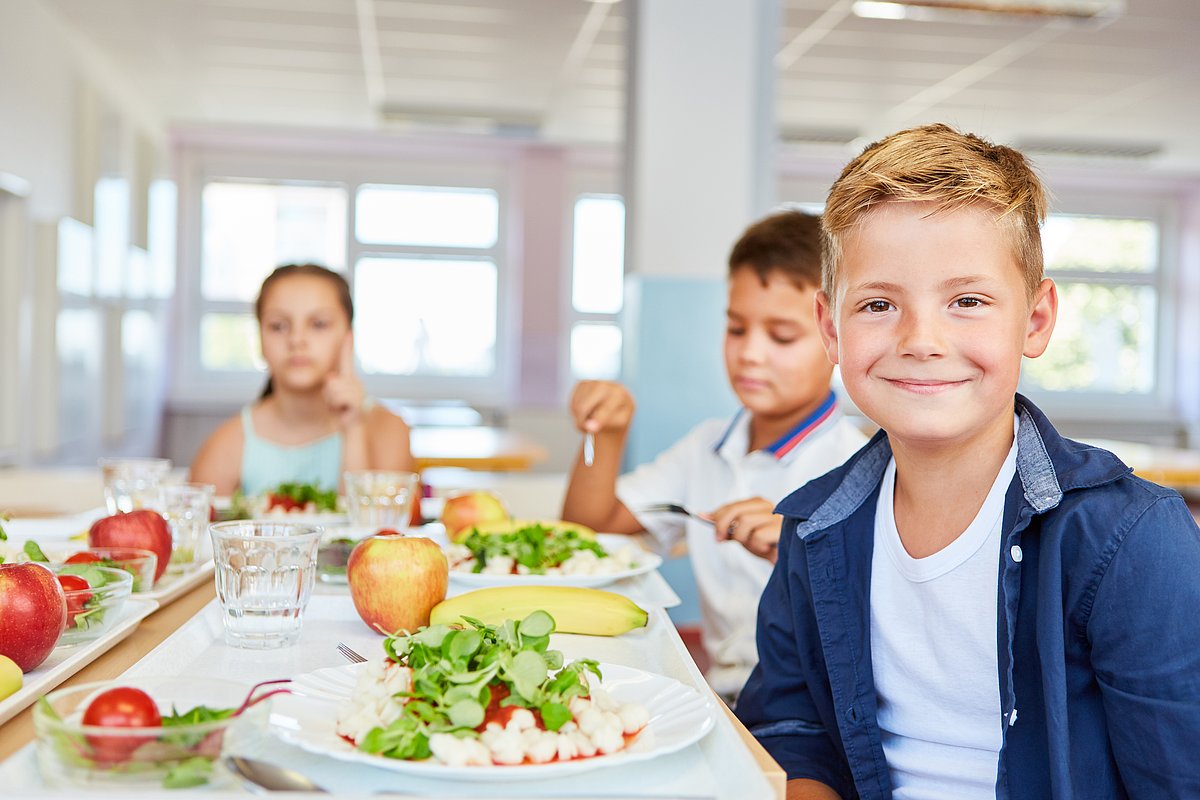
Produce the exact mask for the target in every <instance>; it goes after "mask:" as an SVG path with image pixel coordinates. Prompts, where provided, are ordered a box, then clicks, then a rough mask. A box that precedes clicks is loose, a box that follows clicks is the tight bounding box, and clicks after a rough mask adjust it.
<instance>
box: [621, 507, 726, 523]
mask: <svg viewBox="0 0 1200 800" xmlns="http://www.w3.org/2000/svg"><path fill="white" fill-rule="evenodd" d="M638 513H640V514H682V515H683V516H685V517H691V518H692V519H698V520H700V521H701V522H707V523H708V524H709V525H714V524H715V523H714V522H713V521H712V520H711V519H708V518H707V517H702V516H700V515H699V514H697V513H696V512H695V511H689V510H687V509H686V508H684V507H683V506H681V505H679V504H678V503H653V504H651V505H648V506H643V507H642V508H639V509H638Z"/></svg>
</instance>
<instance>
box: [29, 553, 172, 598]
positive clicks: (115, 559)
mask: <svg viewBox="0 0 1200 800" xmlns="http://www.w3.org/2000/svg"><path fill="white" fill-rule="evenodd" d="M51 557H52V558H53V559H54V560H55V561H62V562H64V563H72V562H74V563H94V564H96V566H98V567H116V568H117V569H123V570H125V571H126V572H128V573H129V574H130V575H132V576H133V589H132V591H133V593H134V594H137V593H138V592H149V591H150V590H152V589H153V588H154V570H155V568H156V567H157V566H158V555H157V554H156V553H153V552H151V551H150V550H140V549H138V548H136V547H85V548H79V549H77V550H63V551H62V552H60V553H55V554H54V555H52V556H51Z"/></svg>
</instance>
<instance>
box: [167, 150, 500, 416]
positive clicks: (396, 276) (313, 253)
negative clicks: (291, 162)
mask: <svg viewBox="0 0 1200 800" xmlns="http://www.w3.org/2000/svg"><path fill="white" fill-rule="evenodd" d="M206 171H207V170H206ZM239 171H241V170H239ZM271 171H272V170H266V172H271ZM274 171H275V172H276V173H278V172H279V170H274ZM294 171H295V173H296V174H301V175H303V174H304V172H305V168H303V167H302V166H299V165H297V166H296V168H295V170H294ZM247 172H250V174H254V173H253V172H252V171H250V170H247ZM286 172H292V170H286ZM364 172H366V173H369V174H371V175H372V177H375V178H376V180H375V181H372V182H369V183H368V182H365V181H362V180H359V178H360V177H361V176H360V175H359V174H358V173H356V172H355V170H354V169H353V167H352V165H343V166H342V167H340V168H337V167H334V168H330V169H328V170H326V173H328V174H325V175H324V177H327V178H329V179H328V180H317V179H315V178H316V176H315V175H313V174H311V173H310V174H308V175H305V176H304V179H303V180H289V179H280V178H278V177H272V178H262V179H258V178H255V179H248V178H227V177H221V176H220V175H219V174H214V175H213V176H212V177H210V178H208V179H207V180H204V182H203V184H202V188H200V189H199V191H197V192H196V194H195V195H193V197H195V199H194V200H192V201H191V202H192V203H194V204H196V205H197V206H198V209H197V211H198V216H199V225H198V226H197V239H198V248H197V249H198V251H199V253H198V255H199V266H200V269H199V271H198V272H199V275H198V277H193V278H190V279H189V280H190V281H192V286H190V287H186V288H187V290H188V295H187V296H188V297H191V298H194V299H193V300H192V301H191V302H192V303H193V304H194V309H193V310H191V311H190V312H189V313H190V314H192V315H194V316H193V320H194V321H193V322H192V327H191V330H194V331H196V334H194V335H193V337H192V341H190V342H185V347H188V348H189V349H190V353H191V355H190V356H189V357H188V362H189V363H191V364H192V365H194V366H193V367H192V368H191V372H190V374H185V375H184V376H183V379H182V380H181V382H180V383H179V384H177V390H176V391H177V392H178V393H181V394H182V393H186V394H187V395H188V396H189V397H207V398H211V399H233V398H239V399H240V398H244V397H246V396H247V394H248V393H252V392H253V391H255V390H256V389H257V387H258V386H259V385H260V384H261V383H262V381H263V375H262V371H263V370H264V369H265V364H264V363H263V361H262V356H261V352H260V345H259V336H258V324H257V321H256V320H255V318H254V309H253V303H254V299H255V298H256V297H257V294H258V291H259V288H260V286H261V284H262V281H263V279H264V278H265V277H266V276H267V275H268V274H269V273H270V271H271V270H272V269H274V268H275V267H276V266H278V265H280V264H284V263H304V262H313V263H317V264H320V265H322V266H326V267H329V268H330V269H334V270H338V271H341V272H343V273H344V274H345V275H346V279H347V281H348V282H349V283H350V286H351V291H352V296H353V298H354V305H355V319H354V331H355V349H356V355H357V358H358V361H359V365H360V369H361V372H362V374H363V377H364V379H366V380H367V382H368V391H370V392H373V393H379V394H397V395H400V394H402V395H406V396H422V394H440V395H445V394H454V395H456V396H462V397H466V396H470V394H471V391H472V388H473V387H474V388H477V389H478V390H479V393H480V394H481V395H484V396H488V397H491V396H494V391H492V390H491V389H489V388H488V387H485V386H483V383H487V384H488V386H489V387H493V388H494V387H496V386H498V385H499V374H500V366H501V364H500V362H501V360H502V354H501V351H500V348H499V347H498V345H497V342H498V340H499V333H500V328H501V322H502V320H501V315H500V309H501V308H502V306H503V304H502V302H501V288H502V285H503V280H502V271H501V268H500V263H501V260H502V259H501V258H500V253H501V252H502V250H501V248H502V246H503V238H504V237H503V235H502V234H501V231H502V230H503V228H502V222H503V217H502V214H501V194H500V191H499V190H498V189H497V188H496V187H495V186H488V185H474V186H471V185H464V186H447V185H438V184H435V183H434V182H430V183H429V184H423V183H418V182H413V183H404V182H395V183H382V182H379V181H378V180H377V178H378V176H379V174H380V173H381V172H383V170H381V169H380V168H378V167H377V166H372V168H371V169H369V170H364ZM227 174H228V173H227ZM235 174H236V173H235ZM489 182H490V181H486V180H484V181H480V184H487V183H489ZM193 191H195V190H193ZM186 213H187V212H186V211H185V214H186ZM193 213H195V212H193ZM481 382H483V383H481ZM489 392H490V393H489Z"/></svg>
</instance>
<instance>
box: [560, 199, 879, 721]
mask: <svg viewBox="0 0 1200 800" xmlns="http://www.w3.org/2000/svg"><path fill="white" fill-rule="evenodd" d="M820 279H821V240H820V222H819V220H818V218H816V217H813V216H811V215H809V214H804V213H802V212H799V211H785V212H782V213H778V214H774V215H772V216H769V217H767V218H765V219H763V220H760V221H759V222H757V223H755V224H754V225H752V226H751V227H750V228H748V229H747V230H746V232H745V233H744V234H743V235H742V237H741V239H740V240H739V241H738V242H737V244H736V245H734V247H733V250H732V252H731V253H730V256H729V305H728V309H727V327H726V331H725V370H726V374H727V375H728V377H729V383H730V386H731V387H732V388H733V391H734V393H735V394H736V395H737V397H738V400H739V401H740V402H741V404H742V408H741V409H740V410H738V412H737V413H736V414H734V415H733V417H732V419H724V420H721V419H714V420H709V421H706V422H702V423H701V424H699V425H697V426H696V427H695V428H693V429H692V430H691V431H690V432H689V433H687V434H686V435H685V436H684V437H683V438H682V439H680V440H679V441H678V442H676V443H675V444H674V445H672V446H671V447H670V448H668V449H667V450H666V451H665V452H663V453H662V454H661V455H659V456H658V458H657V459H655V460H654V461H653V462H652V463H649V464H643V465H642V466H640V467H638V468H637V469H636V470H634V471H633V472H631V473H629V474H627V475H623V476H620V477H618V473H619V471H620V464H621V454H622V452H623V450H624V447H625V440H626V438H627V435H628V433H629V424H630V422H631V421H632V419H633V412H634V401H633V397H632V396H631V395H630V393H629V391H628V390H627V389H626V388H625V387H624V386H622V385H621V384H619V383H612V382H607V381H583V382H581V383H580V384H579V385H578V386H576V387H575V392H574V394H573V396H572V398H571V413H572V414H573V415H574V417H575V421H576V424H577V425H578V426H579V428H580V430H582V431H584V432H590V433H592V434H594V435H595V456H594V461H593V463H592V466H590V467H589V466H586V465H585V464H584V463H583V458H582V453H581V454H580V457H579V458H578V459H577V460H576V462H575V466H574V468H573V470H572V472H571V480H570V483H569V485H568V487H567V494H566V499H565V500H564V503H563V512H562V516H563V519H566V520H572V521H575V522H580V523H583V524H585V525H589V526H591V527H593V528H596V529H597V530H601V531H611V532H616V533H629V534H632V533H639V532H641V531H643V530H645V531H648V532H649V533H650V534H651V535H652V536H653V537H654V539H655V540H656V542H657V543H658V545H659V547H660V549H661V550H662V551H664V552H669V551H670V550H671V549H672V547H673V546H674V545H675V544H677V543H678V542H679V541H680V540H686V542H687V549H688V553H689V556H690V559H691V565H692V570H693V572H694V573H695V577H696V585H697V588H698V589H699V593H700V604H701V611H702V615H703V619H702V627H701V632H702V637H703V644H704V648H705V651H706V653H707V654H708V656H709V661H710V666H709V669H708V671H707V673H706V675H705V677H706V678H707V679H708V681H709V683H710V685H712V687H713V688H714V689H715V690H716V691H717V692H719V693H721V694H723V695H725V696H726V697H730V698H732V697H734V696H736V693H737V691H738V690H739V689H740V688H741V687H742V685H743V684H744V683H745V680H746V677H747V676H748V675H749V674H750V670H751V669H752V668H753V667H754V665H755V663H757V661H758V655H757V650H756V648H755V639H754V635H755V613H756V611H757V608H758V599H759V596H760V595H761V594H762V590H763V587H764V586H765V585H766V582H767V578H768V577H769V576H770V574H771V569H772V566H773V565H774V562H775V554H776V545H777V543H778V541H779V531H780V523H781V518H780V517H779V516H777V515H776V514H775V513H774V506H775V503H777V502H778V501H779V500H780V499H782V498H783V497H785V496H786V495H787V494H789V493H790V492H792V491H793V490H795V489H796V488H798V487H800V486H803V485H804V484H805V483H807V482H808V481H809V480H811V479H812V478H815V477H817V476H819V475H822V474H824V473H825V472H827V471H828V470H830V469H832V468H834V467H836V466H838V465H839V464H841V463H842V462H843V461H845V460H846V459H847V458H848V457H849V456H850V455H852V454H853V453H854V452H855V451H856V450H858V448H859V447H861V446H862V444H863V443H864V442H865V441H866V437H865V436H864V435H863V434H862V433H861V432H860V431H859V430H858V429H857V428H856V427H855V426H854V425H853V424H852V423H851V422H849V421H848V420H846V419H845V418H844V417H843V416H842V414H841V412H840V410H839V409H838V404H837V398H836V397H835V396H834V394H833V392H832V391H831V390H830V388H829V381H830V377H831V375H832V371H833V368H832V365H831V364H830V363H829V360H828V359H827V358H826V357H825V353H824V350H823V349H822V346H821V339H820V335H819V332H818V330H817V327H816V321H815V319H814V316H813V302H814V296H815V294H816V292H817V291H818V288H819V286H820ZM662 503H674V504H678V505H681V506H684V507H685V508H687V509H689V510H690V511H692V512H694V513H699V514H700V515H701V516H702V517H703V518H702V519H700V518H694V517H691V518H689V517H685V516H681V515H678V514H663V513H650V512H644V511H642V510H641V509H644V508H646V507H648V506H651V505H655V504H662Z"/></svg>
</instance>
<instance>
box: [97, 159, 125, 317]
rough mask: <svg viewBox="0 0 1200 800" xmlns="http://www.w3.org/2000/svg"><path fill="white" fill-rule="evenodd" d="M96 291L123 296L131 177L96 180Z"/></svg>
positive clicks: (104, 295)
mask: <svg viewBox="0 0 1200 800" xmlns="http://www.w3.org/2000/svg"><path fill="white" fill-rule="evenodd" d="M95 200H96V207H95V210H94V213H95V219H96V295H97V296H98V297H120V296H121V290H122V289H123V288H124V287H123V286H122V283H123V279H122V276H123V275H124V273H125V258H126V256H127V255H128V254H129V181H127V180H125V179H124V178H101V179H100V180H98V181H96V193H95Z"/></svg>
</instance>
